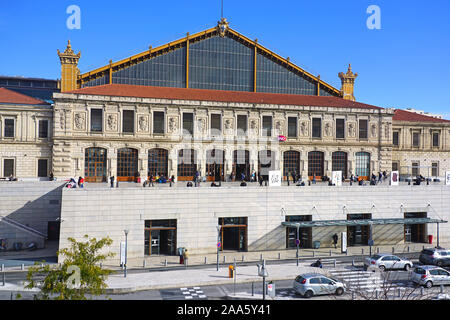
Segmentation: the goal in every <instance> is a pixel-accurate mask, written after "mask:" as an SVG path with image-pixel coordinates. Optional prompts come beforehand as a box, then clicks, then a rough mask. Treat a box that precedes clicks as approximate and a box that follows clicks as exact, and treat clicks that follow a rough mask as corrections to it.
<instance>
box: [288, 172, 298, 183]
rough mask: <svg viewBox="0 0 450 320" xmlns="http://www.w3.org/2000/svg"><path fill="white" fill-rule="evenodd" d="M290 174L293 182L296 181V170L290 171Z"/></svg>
mask: <svg viewBox="0 0 450 320" xmlns="http://www.w3.org/2000/svg"><path fill="white" fill-rule="evenodd" d="M291 176H292V181H293V182H294V184H295V183H296V182H297V171H294V172H291ZM288 179H289V178H288Z"/></svg>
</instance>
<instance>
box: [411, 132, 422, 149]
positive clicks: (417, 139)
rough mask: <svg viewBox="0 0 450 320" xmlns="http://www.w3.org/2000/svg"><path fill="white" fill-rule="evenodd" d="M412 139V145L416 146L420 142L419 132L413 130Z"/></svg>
mask: <svg viewBox="0 0 450 320" xmlns="http://www.w3.org/2000/svg"><path fill="white" fill-rule="evenodd" d="M412 138H413V141H412V145H413V147H418V146H419V143H420V133H419V132H413V136H412Z"/></svg>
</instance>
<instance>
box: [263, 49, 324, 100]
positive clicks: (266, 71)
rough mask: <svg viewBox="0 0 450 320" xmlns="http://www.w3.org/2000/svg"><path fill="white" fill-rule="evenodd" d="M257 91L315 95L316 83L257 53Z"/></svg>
mask: <svg viewBox="0 0 450 320" xmlns="http://www.w3.org/2000/svg"><path fill="white" fill-rule="evenodd" d="M256 82H257V86H256V87H257V91H258V92H272V93H285V94H305V95H317V84H316V83H314V82H313V81H312V80H310V79H307V78H306V77H304V76H303V75H300V74H298V73H297V72H296V71H295V70H293V69H292V70H289V69H288V68H286V66H284V65H281V64H280V63H279V62H277V61H274V60H272V59H271V58H270V57H267V56H265V55H262V54H261V53H259V52H258V54H257V78H256Z"/></svg>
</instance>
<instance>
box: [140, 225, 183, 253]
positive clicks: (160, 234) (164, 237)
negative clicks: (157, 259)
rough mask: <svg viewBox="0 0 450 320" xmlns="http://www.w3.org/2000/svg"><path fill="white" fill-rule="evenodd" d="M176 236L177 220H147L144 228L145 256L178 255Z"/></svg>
mask: <svg viewBox="0 0 450 320" xmlns="http://www.w3.org/2000/svg"><path fill="white" fill-rule="evenodd" d="M176 235H177V222H176V220H146V221H145V228H144V240H145V242H144V253H145V255H161V254H166V255H174V254H176V246H177V240H176Z"/></svg>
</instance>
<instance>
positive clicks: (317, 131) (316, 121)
mask: <svg viewBox="0 0 450 320" xmlns="http://www.w3.org/2000/svg"><path fill="white" fill-rule="evenodd" d="M312 137H313V138H322V119H320V118H313V119H312Z"/></svg>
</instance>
